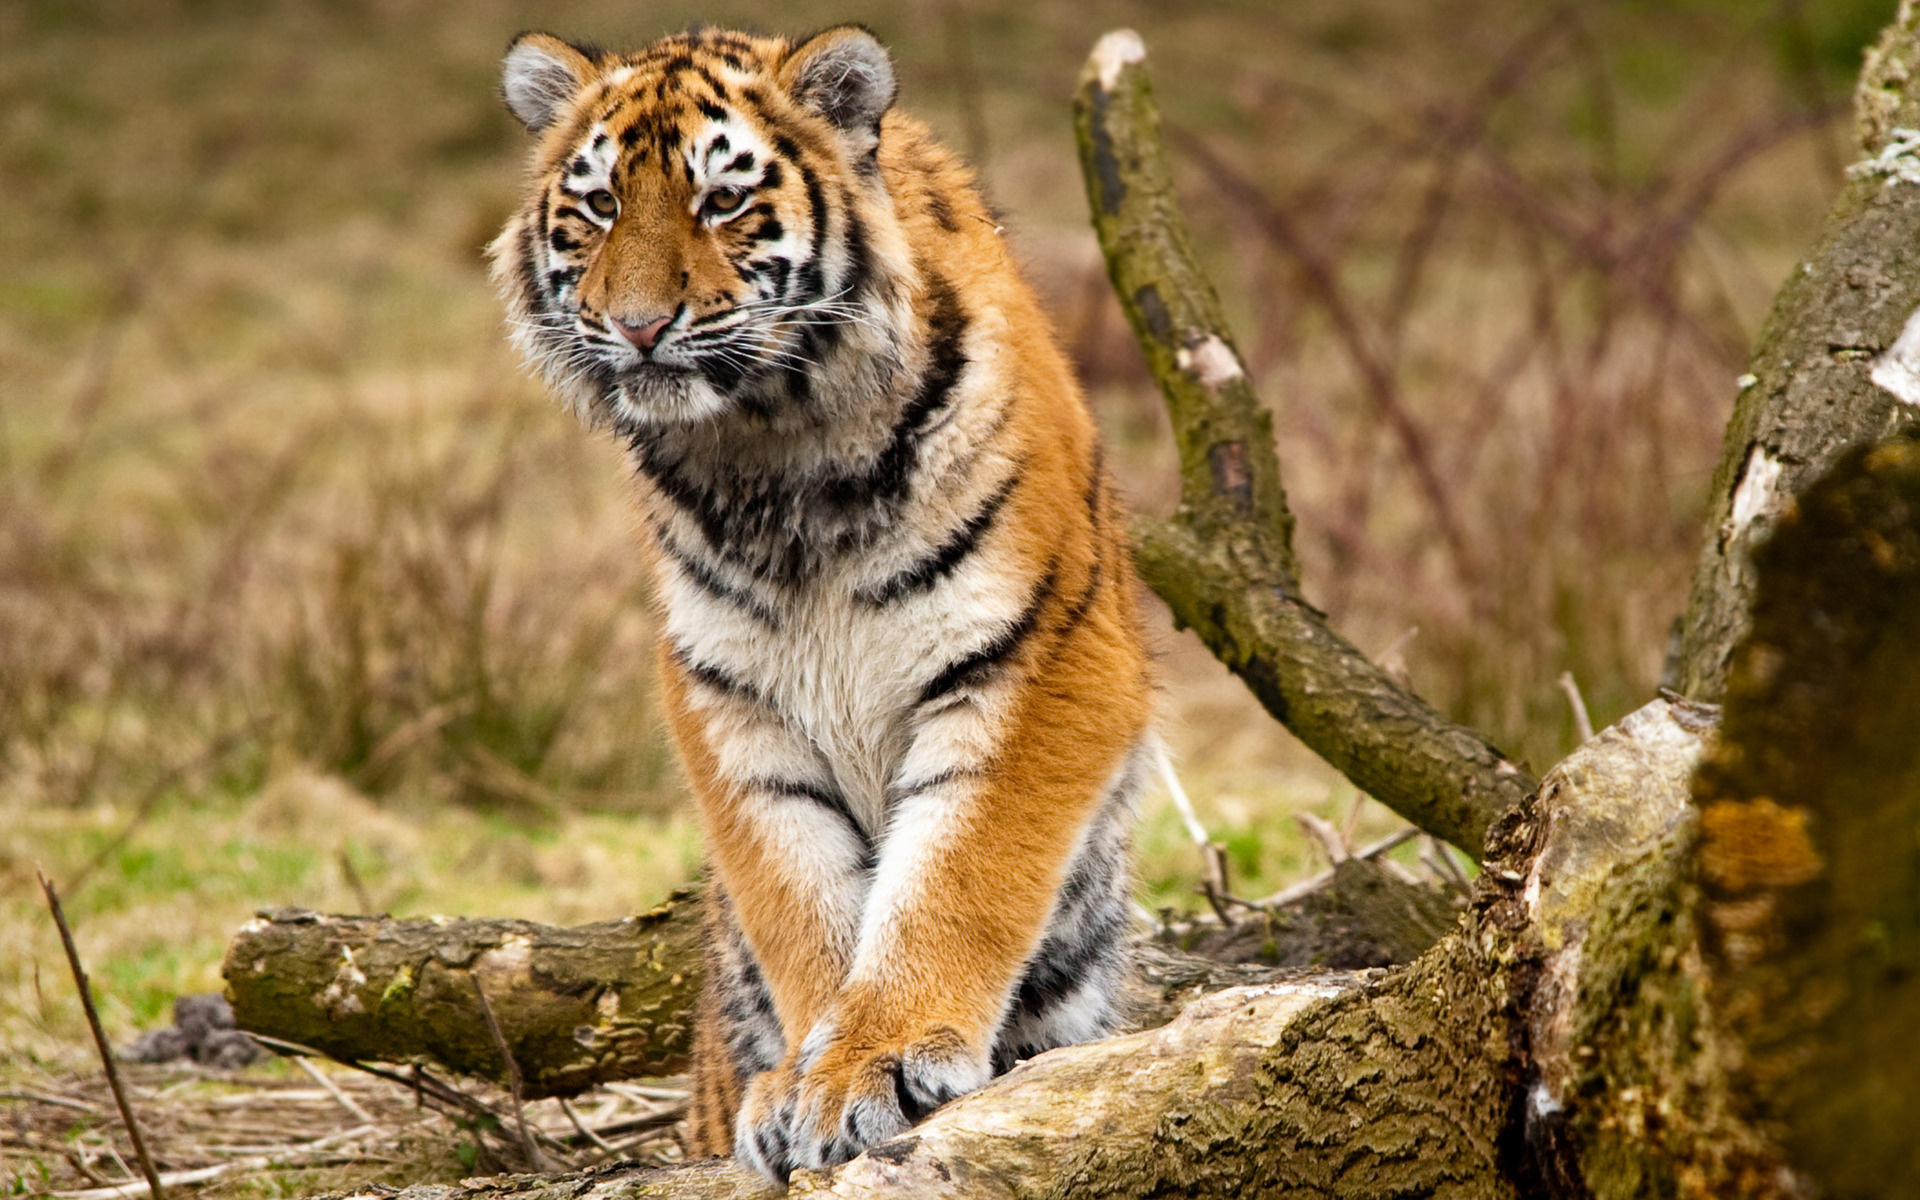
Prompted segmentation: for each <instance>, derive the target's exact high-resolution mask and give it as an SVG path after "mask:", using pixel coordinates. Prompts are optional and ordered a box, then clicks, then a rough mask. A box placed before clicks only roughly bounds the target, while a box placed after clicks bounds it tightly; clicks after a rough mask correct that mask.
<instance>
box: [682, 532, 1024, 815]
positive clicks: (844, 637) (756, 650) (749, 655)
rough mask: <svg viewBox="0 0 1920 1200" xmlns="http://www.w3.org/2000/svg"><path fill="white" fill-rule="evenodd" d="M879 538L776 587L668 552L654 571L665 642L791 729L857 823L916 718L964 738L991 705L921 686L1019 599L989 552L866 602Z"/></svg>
mask: <svg viewBox="0 0 1920 1200" xmlns="http://www.w3.org/2000/svg"><path fill="white" fill-rule="evenodd" d="M883 549H884V548H877V549H876V552H875V554H873V555H868V556H861V558H859V559H856V560H854V561H851V562H848V563H845V564H842V565H841V566H840V567H839V568H838V569H835V570H832V571H829V572H825V573H822V574H821V575H820V576H818V577H816V578H813V579H810V580H808V581H806V583H804V584H803V585H802V586H799V587H796V588H789V589H784V590H781V591H779V592H777V593H770V591H769V589H764V588H762V589H756V590H752V591H749V590H748V588H749V587H750V584H748V583H747V582H745V581H742V580H740V579H738V578H737V577H724V576H722V577H720V578H715V577H714V576H713V575H709V576H708V577H707V578H704V579H703V578H700V577H699V576H700V575H701V574H703V571H702V569H701V568H700V567H699V566H698V565H695V564H692V563H689V562H688V561H686V560H685V559H683V558H676V557H674V556H670V555H663V556H662V559H663V561H662V564H661V570H660V581H661V592H662V595H663V598H664V599H665V602H666V603H665V616H666V629H665V631H664V632H665V634H666V636H667V638H668V639H669V640H670V642H671V644H672V645H673V646H674V647H675V649H676V652H677V653H679V654H680V655H681V656H682V657H683V658H684V659H685V660H686V661H688V662H691V663H696V664H698V665H699V666H700V667H701V668H703V669H710V670H712V671H715V672H718V673H720V674H723V675H724V676H725V677H726V678H727V679H728V680H729V681H730V682H731V683H733V684H735V685H737V687H738V693H737V694H738V696H739V697H740V698H739V700H738V701H737V704H736V708H737V707H738V706H747V707H750V708H752V709H753V710H754V711H755V719H758V720H764V721H766V722H768V723H770V724H771V725H773V726H776V727H777V728H778V729H779V730H780V731H782V732H784V733H786V734H788V735H791V736H792V737H794V738H797V739H800V740H802V741H804V743H805V744H806V745H807V746H808V747H810V749H811V752H812V753H813V755H815V756H816V757H817V761H818V763H819V764H820V765H821V766H822V767H823V768H824V769H825V771H826V772H827V773H828V774H829V775H830V776H831V777H832V779H833V781H834V783H835V784H836V785H837V787H838V789H839V791H840V793H841V794H842V795H843V796H844V797H845V799H846V801H847V805H848V808H849V809H850V810H851V811H852V813H853V814H854V816H855V818H856V819H857V820H858V821H859V822H860V824H861V826H862V827H863V829H865V831H866V832H867V833H868V835H869V836H878V835H879V834H880V833H881V831H882V830H883V828H884V826H885V823H886V813H887V810H888V805H889V797H890V796H891V795H892V794H894V793H896V792H897V791H898V790H899V788H900V787H901V786H902V785H903V783H906V782H909V781H911V779H912V778H913V777H914V775H915V768H914V765H913V764H912V763H911V762H909V761H908V756H909V751H910V749H912V748H914V747H915V746H919V747H920V748H921V752H922V753H924V752H925V750H926V749H927V742H928V740H929V739H928V737H927V734H928V732H929V729H930V728H932V727H934V726H937V727H938V728H937V729H935V732H936V733H938V734H940V735H941V736H940V738H939V739H937V740H947V739H948V738H951V737H955V736H959V737H964V736H966V734H965V732H964V731H963V730H961V729H960V727H962V726H966V725H969V724H971V723H977V722H979V721H981V720H983V719H986V718H987V717H988V716H989V715H990V714H988V713H987V712H986V711H985V710H984V708H983V707H982V706H981V705H980V704H978V703H977V702H975V703H972V704H969V705H968V706H966V707H965V711H963V712H957V713H956V712H954V711H951V710H950V709H945V708H941V707H940V706H929V705H925V704H923V703H922V698H923V696H924V694H925V692H926V689H927V687H928V684H929V681H930V680H931V679H932V678H933V677H934V676H935V675H936V674H937V673H938V671H939V669H940V667H941V666H942V665H943V664H945V663H946V662H947V661H948V660H949V659H950V657H951V655H952V653H953V647H956V646H966V645H969V644H971V643H973V642H977V641H978V640H980V639H981V638H982V637H983V636H988V635H990V633H991V631H992V630H993V629H995V628H996V627H999V626H1003V625H1004V624H1005V623H1006V622H1007V621H1008V620H1010V619H1012V618H1013V617H1014V616H1015V615H1016V614H1015V612H1014V611H1013V610H1014V609H1016V608H1017V605H1018V601H1017V598H1016V597H1015V595H1014V593H1013V591H1012V589H1010V588H1009V587H1008V586H1007V583H1006V581H1005V580H1004V579H1002V578H1000V574H1001V571H1002V570H1003V569H1004V567H1003V564H999V563H996V561H995V560H994V556H992V555H990V554H983V555H980V556H978V561H974V562H970V563H969V564H967V566H966V568H965V569H963V570H960V571H956V572H955V573H954V574H953V575H952V576H951V577H950V578H947V579H943V580H942V581H941V585H940V586H938V587H934V588H930V589H928V590H927V591H926V592H924V593H921V594H917V595H914V596H911V597H907V598H904V599H902V600H898V601H896V602H893V603H888V604H876V603H873V602H872V601H871V599H869V598H865V597H864V595H863V589H868V588H870V585H871V581H872V579H873V578H874V577H875V575H876V573H883V572H884V568H881V569H880V571H879V572H877V571H876V568H875V567H874V565H873V563H872V562H871V561H870V560H871V559H873V558H876V557H879V558H884V554H883V553H881V551H882V550H883ZM723 569H724V568H723V567H722V566H712V567H708V568H706V570H707V571H711V572H715V573H717V572H719V571H721V570H723ZM716 583H718V584H720V585H721V588H716V587H715V586H714V585H715V584H716ZM722 589H725V590H722ZM728 591H731V592H733V594H731V595H729V594H726V593H727V592H728Z"/></svg>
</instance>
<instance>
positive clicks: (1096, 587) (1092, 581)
mask: <svg viewBox="0 0 1920 1200" xmlns="http://www.w3.org/2000/svg"><path fill="white" fill-rule="evenodd" d="M1100 566H1101V563H1100V560H1099V559H1097V558H1096V559H1094V560H1093V565H1092V566H1090V567H1088V568H1087V586H1086V587H1084V588H1082V589H1081V591H1080V595H1079V597H1078V598H1077V599H1075V600H1074V602H1073V607H1072V608H1069V609H1068V610H1067V613H1066V616H1064V617H1062V618H1061V619H1060V623H1059V624H1058V625H1055V626H1054V627H1053V633H1054V636H1055V637H1065V636H1066V635H1067V634H1069V633H1072V632H1073V629H1074V627H1075V626H1076V625H1078V624H1080V622H1082V621H1084V620H1086V618H1087V612H1088V610H1089V609H1091V608H1092V607H1093V598H1094V597H1095V596H1096V595H1098V594H1099V593H1100V579H1101V571H1100Z"/></svg>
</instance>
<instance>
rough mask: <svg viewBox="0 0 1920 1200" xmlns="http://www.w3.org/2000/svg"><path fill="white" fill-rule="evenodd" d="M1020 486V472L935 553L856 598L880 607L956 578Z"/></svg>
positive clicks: (866, 589) (861, 592) (996, 491)
mask: <svg viewBox="0 0 1920 1200" xmlns="http://www.w3.org/2000/svg"><path fill="white" fill-rule="evenodd" d="M1019 482H1020V476H1019V474H1018V472H1016V473H1014V474H1013V475H1009V476H1008V477H1007V479H1006V481H1005V482H1003V483H1001V485H1000V486H999V487H998V488H996V489H994V493H993V495H991V496H989V497H987V502H986V503H985V504H982V505H981V506H980V508H979V510H978V511H977V512H975V513H974V514H973V515H972V516H971V517H968V518H967V522H966V524H964V525H962V526H960V528H959V529H956V530H955V531H954V532H953V534H952V535H951V536H950V537H948V538H947V540H946V541H944V542H942V543H940V545H939V546H938V547H936V548H935V549H934V551H933V553H931V554H929V555H927V556H926V557H925V558H922V559H921V560H920V561H919V562H916V563H914V564H913V565H912V566H910V567H908V568H907V569H906V570H904V571H901V572H900V573H899V574H897V575H895V576H893V578H891V579H888V580H887V581H886V582H885V583H882V584H880V585H879V586H878V587H873V588H863V589H861V590H860V591H859V592H857V593H855V595H856V596H857V597H858V598H859V599H860V600H862V601H863V602H865V603H867V604H871V605H875V606H876V607H877V606H880V605H885V604H892V603H894V602H895V601H897V600H901V599H904V598H905V597H907V596H911V595H914V594H915V593H917V592H924V591H926V590H928V589H929V588H931V587H933V585H934V584H936V583H938V582H940V581H941V580H942V579H944V578H946V577H947V576H948V575H951V574H953V571H954V568H956V567H958V566H959V565H960V564H961V562H962V561H964V560H965V559H966V558H967V556H968V555H970V554H972V553H973V552H974V550H975V549H976V548H977V547H978V546H979V545H980V539H981V538H982V537H984V536H986V532H987V530H988V529H990V528H992V526H993V522H994V518H995V517H997V516H999V515H1000V509H1001V507H1002V506H1003V505H1005V504H1006V502H1007V497H1008V496H1011V495H1012V494H1013V489H1014V485H1015V484H1017V483H1019Z"/></svg>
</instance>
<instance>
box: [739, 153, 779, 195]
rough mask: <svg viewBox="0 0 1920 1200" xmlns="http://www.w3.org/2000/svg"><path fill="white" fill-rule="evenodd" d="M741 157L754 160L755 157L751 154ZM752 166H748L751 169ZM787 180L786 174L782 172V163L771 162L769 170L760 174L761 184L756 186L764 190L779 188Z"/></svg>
mask: <svg viewBox="0 0 1920 1200" xmlns="http://www.w3.org/2000/svg"><path fill="white" fill-rule="evenodd" d="M740 157H742V158H752V157H753V156H752V155H751V154H742V155H741V156H740ZM752 165H753V164H752V163H748V164H747V166H749V167H751V166H752ZM785 179H786V174H785V173H784V172H782V171H781V170H780V163H779V162H778V160H769V161H768V163H767V169H766V170H764V171H762V172H760V182H759V183H758V184H756V185H755V186H756V187H762V188H777V187H779V186H780V184H781V183H782V182H783V181H785Z"/></svg>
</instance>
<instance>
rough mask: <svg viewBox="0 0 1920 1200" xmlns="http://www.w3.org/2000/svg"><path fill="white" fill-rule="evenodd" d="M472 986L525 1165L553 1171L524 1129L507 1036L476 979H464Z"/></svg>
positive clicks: (523, 1112)
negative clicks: (500, 1066) (502, 1075)
mask: <svg viewBox="0 0 1920 1200" xmlns="http://www.w3.org/2000/svg"><path fill="white" fill-rule="evenodd" d="M467 978H468V979H469V980H470V981H472V983H473V994H474V995H475V996H476V997H478V998H479V1000H480V1015H482V1016H484V1017H485V1018H486V1019H487V1030H488V1032H490V1033H492V1034H493V1045H494V1048H495V1049H497V1050H498V1051H500V1058H501V1061H503V1062H505V1063H506V1064H507V1088H508V1091H509V1093H510V1094H511V1095H512V1097H513V1120H514V1124H515V1125H517V1126H519V1129H520V1147H521V1149H523V1150H525V1151H526V1153H527V1162H528V1164H529V1165H531V1166H532V1167H533V1169H534V1170H536V1171H539V1172H541V1173H543V1174H547V1173H551V1172H552V1171H553V1164H552V1163H550V1162H548V1161H547V1156H546V1155H544V1154H542V1153H540V1147H539V1146H538V1145H536V1144H535V1142H534V1140H533V1134H532V1133H531V1132H530V1131H529V1130H528V1129H527V1114H526V1110H525V1109H524V1108H523V1107H522V1105H521V1103H520V1064H519V1063H518V1062H517V1061H515V1059H514V1057H513V1051H511V1050H509V1049H507V1035H506V1034H504V1033H502V1032H501V1031H500V1021H499V1018H497V1017H495V1016H494V1015H493V1001H491V1000H489V999H487V989H486V988H485V987H483V986H482V985H481V983H480V977H479V976H478V975H468V976H467Z"/></svg>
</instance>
